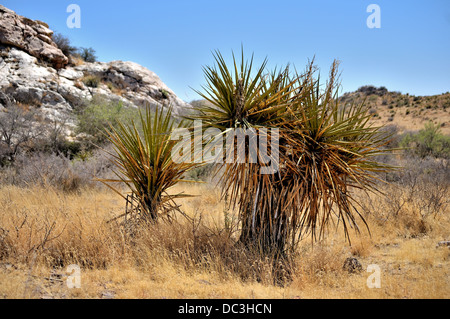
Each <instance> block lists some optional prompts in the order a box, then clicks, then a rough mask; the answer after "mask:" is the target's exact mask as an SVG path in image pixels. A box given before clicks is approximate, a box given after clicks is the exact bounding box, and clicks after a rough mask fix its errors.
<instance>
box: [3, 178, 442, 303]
mask: <svg viewBox="0 0 450 319" xmlns="http://www.w3.org/2000/svg"><path fill="white" fill-rule="evenodd" d="M398 187H399V188H400V189H402V187H403V186H402V184H401V183H399V184H398ZM186 191H187V192H189V193H190V194H193V195H201V196H195V197H187V198H183V199H179V201H178V202H179V204H180V205H182V206H181V207H182V209H183V210H184V212H185V213H186V214H187V215H189V216H191V217H192V220H188V219H185V218H177V215H174V217H175V218H174V219H173V220H172V222H166V221H161V222H159V223H150V224H146V225H141V226H140V227H136V228H135V231H134V233H133V234H131V233H129V232H128V231H127V229H126V228H125V227H124V225H123V224H121V223H120V222H119V221H118V220H116V221H114V222H108V221H110V220H111V219H112V218H113V217H114V216H117V215H118V214H121V213H122V212H123V201H122V200H121V197H120V196H118V195H117V194H116V193H114V192H112V191H110V190H109V189H90V190H82V191H81V192H78V193H68V192H63V191H60V190H56V189H53V188H41V187H38V186H35V187H33V186H31V187H28V188H23V187H17V186H5V185H2V186H1V187H0V209H1V211H2V214H1V215H0V283H1V284H0V296H2V297H4V298H43V297H47V298H102V296H103V295H104V294H105V293H106V292H109V293H110V294H112V295H113V297H114V298H447V297H448V294H449V283H448V280H446V279H445V278H448V275H449V273H448V269H449V261H450V255H449V251H448V248H446V247H441V248H436V243H437V242H439V241H441V240H445V239H448V236H449V233H448V229H449V228H448V226H449V222H450V221H449V216H448V214H445V213H443V211H441V213H440V214H439V215H437V216H436V218H430V219H429V220H428V225H429V227H428V229H427V232H426V233H422V234H420V235H418V236H415V235H413V233H412V232H411V229H408V228H407V227H404V226H402V224H401V223H400V220H401V218H402V212H400V214H394V213H392V214H391V215H390V216H389V218H388V219H387V220H386V221H384V223H383V222H382V221H381V220H379V217H380V215H379V214H385V213H386V212H385V206H384V203H382V202H381V201H379V200H377V199H376V198H375V197H372V199H373V201H372V202H371V204H372V205H373V206H372V208H371V209H372V210H371V211H369V212H368V213H367V218H366V220H367V222H368V223H369V224H370V225H371V235H370V236H369V234H368V233H367V232H362V233H361V234H360V236H358V237H356V238H354V240H353V241H352V245H351V246H348V245H347V244H346V239H345V237H344V236H343V232H342V231H336V232H329V233H328V234H327V236H324V238H323V239H321V240H320V241H319V242H317V243H316V244H315V245H314V246H311V244H310V242H309V241H302V242H300V244H299V245H298V247H297V249H298V251H299V253H298V254H297V255H296V258H295V259H294V260H293V263H292V264H291V267H292V268H291V273H290V278H291V280H289V281H286V282H285V283H284V285H283V286H276V285H273V283H274V282H275V281H276V280H275V279H276V278H274V274H277V271H276V270H275V269H274V267H277V263H274V262H273V261H272V260H270V259H269V258H268V257H263V258H261V256H260V255H259V254H251V253H249V251H248V250H246V249H245V248H244V247H242V246H240V245H235V242H236V240H237V239H238V233H236V232H235V231H233V230H231V231H227V229H228V228H226V227H225V219H224V215H223V211H224V208H225V207H226V203H225V202H224V201H223V200H221V199H220V189H215V188H214V187H213V185H211V184H194V185H187V184H183V183H181V184H178V185H176V186H175V187H174V189H172V190H171V192H173V193H174V194H176V193H181V192H186ZM447 195H448V193H447ZM447 197H448V196H447ZM364 198H365V197H364ZM418 200H419V199H418ZM404 209H409V208H408V207H404ZM229 214H230V215H231V216H234V217H236V216H237V214H238V212H237V211H234V210H231V211H229ZM178 217H179V215H178ZM416 217H417V216H415V215H412V216H411V221H414V218H416ZM234 221H236V220H235V219H234ZM418 222H419V221H418V220H416V223H418ZM339 227H342V225H341V226H339ZM348 257H357V258H358V260H359V261H360V262H361V264H362V266H363V271H362V272H357V273H349V272H347V271H346V270H344V269H343V267H342V266H343V264H344V262H345V260H346V258H348ZM374 263H375V264H378V265H380V267H381V269H382V277H381V288H380V289H369V288H368V287H367V285H366V281H367V277H368V275H369V274H370V273H367V272H365V269H366V267H367V266H368V265H369V264H374ZM71 264H77V265H79V266H80V267H81V275H82V286H81V288H80V289H68V288H67V287H66V285H65V284H64V281H62V283H59V282H58V281H57V280H54V281H52V280H50V279H51V278H62V280H65V279H66V276H67V275H68V273H66V269H67V266H69V265H71ZM279 267H280V269H284V270H286V266H279ZM278 273H279V271H278ZM55 276H59V277H55ZM49 278H50V279H49Z"/></svg>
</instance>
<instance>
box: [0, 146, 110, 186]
mask: <svg viewBox="0 0 450 319" xmlns="http://www.w3.org/2000/svg"><path fill="white" fill-rule="evenodd" d="M111 166H112V164H111V162H110V160H109V156H108V155H107V154H106V153H105V152H101V151H95V152H94V153H93V154H92V155H91V156H89V157H88V158H86V159H81V158H80V159H78V158H77V159H74V160H71V159H70V158H69V157H66V156H64V155H57V154H48V153H33V154H21V155H19V156H17V158H16V162H15V163H14V165H13V166H11V167H7V168H3V169H2V171H1V175H0V180H1V182H2V184H8V185H16V186H20V187H35V186H40V187H46V188H54V189H58V190H62V191H65V192H74V191H79V190H80V189H82V188H86V187H100V186H101V183H99V182H96V181H94V178H95V177H103V178H108V177H110V176H111V175H112V172H111Z"/></svg>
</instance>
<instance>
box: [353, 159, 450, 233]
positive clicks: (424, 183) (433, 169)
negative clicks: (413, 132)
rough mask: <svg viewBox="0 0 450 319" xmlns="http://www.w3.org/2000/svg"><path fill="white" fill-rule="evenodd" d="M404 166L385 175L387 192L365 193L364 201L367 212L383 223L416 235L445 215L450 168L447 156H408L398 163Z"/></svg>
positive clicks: (449, 201)
mask: <svg viewBox="0 0 450 319" xmlns="http://www.w3.org/2000/svg"><path fill="white" fill-rule="evenodd" d="M397 164H398V165H399V166H401V167H402V169H401V170H398V171H397V172H396V173H394V174H392V173H391V174H390V175H388V176H385V177H386V178H387V179H388V180H389V181H390V184H387V185H385V186H384V190H383V192H384V193H385V196H382V197H380V196H365V195H362V194H361V196H362V198H364V199H363V200H362V202H361V204H362V208H363V211H364V213H365V214H366V215H368V216H370V217H371V219H372V220H373V221H374V222H375V223H376V224H377V225H378V226H381V227H387V226H389V225H390V226H392V227H391V228H392V229H393V230H394V231H395V232H396V233H397V234H398V235H401V236H407V237H416V236H420V235H424V234H427V233H429V232H430V231H431V230H432V227H433V226H434V225H436V224H437V223H438V222H439V220H440V219H442V218H446V214H445V213H446V212H447V211H448V207H449V204H450V200H449V198H450V196H449V192H450V169H449V163H448V161H446V160H440V159H434V158H426V159H420V158H418V157H409V158H405V159H402V160H400V161H399V162H398V163H397Z"/></svg>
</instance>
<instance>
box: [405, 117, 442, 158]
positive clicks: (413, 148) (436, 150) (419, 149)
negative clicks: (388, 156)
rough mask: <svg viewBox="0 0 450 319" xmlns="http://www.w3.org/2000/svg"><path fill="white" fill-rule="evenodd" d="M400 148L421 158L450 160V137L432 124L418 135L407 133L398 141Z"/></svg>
mask: <svg viewBox="0 0 450 319" xmlns="http://www.w3.org/2000/svg"><path fill="white" fill-rule="evenodd" d="M400 146H401V147H404V148H407V149H408V152H412V153H414V154H416V155H418V156H420V157H422V158H424V157H427V156H433V157H437V158H450V136H448V135H444V134H442V132H441V130H440V126H439V125H434V124H433V123H432V122H430V123H428V124H426V125H425V128H424V129H422V130H420V131H419V132H418V133H407V134H406V135H405V136H404V137H403V138H402V140H401V141H400Z"/></svg>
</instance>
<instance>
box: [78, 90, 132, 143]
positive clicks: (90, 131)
mask: <svg viewBox="0 0 450 319" xmlns="http://www.w3.org/2000/svg"><path fill="white" fill-rule="evenodd" d="M76 117H77V127H76V133H77V134H82V135H83V136H84V138H82V139H81V140H82V142H83V146H84V147H85V148H87V149H90V150H92V149H93V148H95V147H96V146H103V145H104V144H106V143H107V142H108V135H107V132H108V131H110V130H111V129H114V128H117V127H118V126H119V123H123V124H124V125H127V124H129V123H131V122H132V121H133V120H137V119H139V111H138V109H137V108H135V107H129V106H125V105H124V104H123V103H122V102H121V101H110V100H107V99H105V98H104V97H102V96H98V95H95V96H94V97H93V98H92V99H91V100H89V101H85V102H84V103H83V105H82V106H80V107H79V108H78V109H77V110H76Z"/></svg>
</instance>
